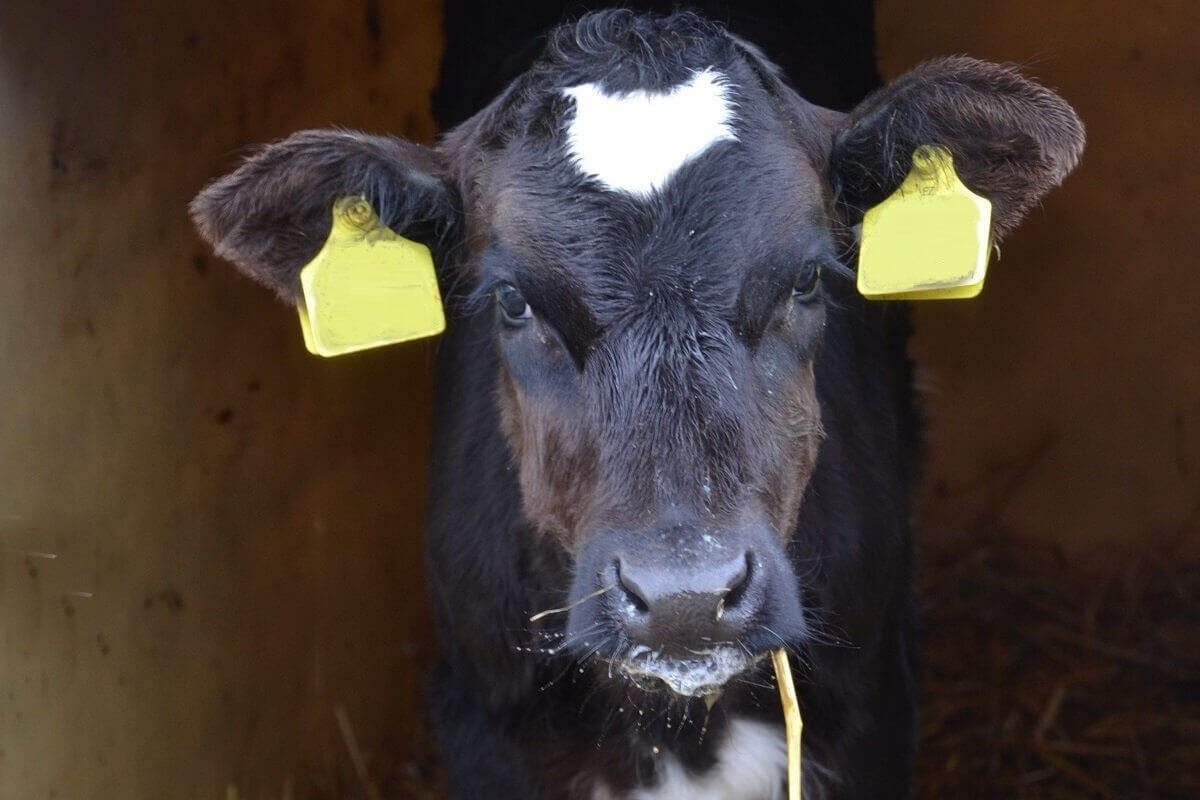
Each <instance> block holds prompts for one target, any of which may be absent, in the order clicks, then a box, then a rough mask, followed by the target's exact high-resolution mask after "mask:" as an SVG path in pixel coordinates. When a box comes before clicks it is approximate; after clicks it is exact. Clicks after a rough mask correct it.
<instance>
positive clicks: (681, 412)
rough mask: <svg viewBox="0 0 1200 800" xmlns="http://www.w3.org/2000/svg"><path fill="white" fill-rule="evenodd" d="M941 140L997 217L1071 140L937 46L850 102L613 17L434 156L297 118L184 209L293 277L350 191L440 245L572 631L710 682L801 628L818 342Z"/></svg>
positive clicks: (1005, 76)
mask: <svg viewBox="0 0 1200 800" xmlns="http://www.w3.org/2000/svg"><path fill="white" fill-rule="evenodd" d="M923 144H941V145H944V146H945V147H947V148H948V149H949V150H950V151H951V153H952V154H953V155H954V158H955V162H956V165H957V167H958V171H959V173H960V175H961V177H962V178H963V180H964V182H965V183H966V184H967V185H968V186H970V187H971V188H972V189H973V190H974V191H975V192H977V193H979V194H981V195H984V196H986V197H988V198H989V199H991V200H992V202H993V204H994V212H993V213H994V216H993V237H994V238H998V237H999V236H1001V235H1003V234H1004V233H1005V232H1007V231H1008V230H1009V229H1011V228H1012V227H1013V226H1014V225H1015V224H1016V223H1017V221H1018V220H1019V219H1020V217H1021V215H1022V214H1023V213H1024V212H1025V211H1026V210H1027V209H1028V208H1029V207H1030V205H1031V204H1032V203H1034V202H1035V201H1036V200H1037V198H1038V197H1040V196H1041V195H1042V194H1043V193H1044V192H1045V191H1046V190H1048V189H1049V188H1051V187H1052V186H1054V185H1056V184H1057V183H1058V182H1059V181H1061V180H1062V178H1063V177H1064V176H1065V175H1066V174H1067V173H1068V172H1069V171H1070V169H1071V168H1072V167H1073V166H1074V164H1075V162H1076V160H1077V159H1078V157H1079V155H1080V152H1081V149H1082V145H1083V132H1082V127H1081V126H1080V124H1079V121H1078V119H1077V118H1076V117H1075V115H1074V114H1073V112H1072V111H1071V110H1070V108H1069V107H1068V106H1067V105H1066V104H1065V103H1063V102H1062V100H1061V99H1059V98H1058V97H1057V96H1056V95H1054V94H1053V93H1051V92H1049V91H1047V90H1046V89H1044V88H1042V87H1040V86H1038V85H1036V84H1033V83H1031V82H1029V81H1027V80H1025V79H1024V78H1022V77H1020V76H1019V75H1018V74H1017V73H1016V72H1014V71H1013V70H1012V69H1010V68H1007V67H1002V66H997V65H994V64H988V63H984V62H980V61H975V60H972V59H969V58H951V59H945V60H939V61H933V62H930V63H927V64H925V65H923V66H920V67H918V68H916V69H915V70H913V71H912V72H910V73H908V74H906V75H904V76H903V77H901V78H899V79H898V80H896V81H894V82H893V83H892V84H890V85H888V86H886V87H884V88H883V89H881V90H880V91H878V92H877V93H876V94H875V95H873V96H871V97H870V98H868V99H867V100H866V101H865V102H863V103H862V104H861V105H860V106H859V107H858V108H856V109H854V110H852V111H851V112H850V113H849V114H841V113H837V112H833V111H829V110H826V109H822V108H818V107H815V106H813V105H810V104H808V103H807V102H806V101H804V100H803V99H802V98H800V97H799V96H798V95H796V94H795V93H794V92H793V91H792V90H791V89H790V88H788V87H787V86H786V85H785V84H784V83H783V82H782V80H781V79H780V77H779V76H778V75H777V74H776V72H775V70H774V69H773V68H772V66H771V65H770V64H768V63H766V62H765V61H764V60H763V59H762V57H761V56H760V55H759V54H758V53H757V51H756V50H754V49H753V48H752V47H750V46H748V45H746V44H744V43H742V42H740V41H739V40H737V39H735V38H734V37H732V36H730V35H729V34H727V33H726V32H725V31H724V30H723V29H721V28H719V27H717V26H714V25H711V24H709V23H707V22H704V21H702V20H700V19H698V18H696V17H694V16H692V15H689V14H677V15H674V16H671V17H667V18H654V17H639V16H635V15H632V14H630V13H627V12H605V13H601V14H595V15H589V16H587V17H585V18H584V19H583V20H582V21H580V22H579V23H577V24H575V25H572V26H567V27H564V28H562V29H560V30H558V31H557V32H555V33H553V34H552V35H551V37H550V40H549V43H548V46H547V48H546V51H545V53H544V54H543V56H542V57H541V58H540V59H539V60H538V61H537V62H536V63H535V65H534V66H533V67H532V68H531V69H530V70H529V71H528V72H527V73H526V74H524V75H523V76H522V77H520V78H519V79H518V80H517V81H516V82H515V83H513V84H512V85H511V86H510V87H509V88H508V89H507V90H506V91H505V92H504V93H503V94H502V95H501V96H500V97H499V98H498V99H497V100H496V101H494V102H493V103H492V104H491V105H490V106H489V107H488V108H486V109H484V110H483V111H481V112H480V113H479V114H478V115H476V116H475V117H474V118H472V119H471V120H469V121H467V122H466V123H464V124H463V125H462V126H460V127H459V128H457V129H455V130H453V131H451V132H450V133H449V134H447V135H446V136H445V137H444V139H443V140H442V141H441V143H440V144H439V145H438V146H437V147H436V148H434V149H426V148H423V147H420V146H417V145H414V144H411V143H408V142H404V141H400V140H397V139H393V138H389V137H381V136H370V135H366V134H362V133H355V132H349V131H338V130H327V131H308V132H304V133H300V134H296V135H295V136H292V137H291V138H289V139H286V140H284V141H282V142H279V143H277V144H274V145H270V146H268V147H266V148H264V149H263V150H262V151H261V152H260V153H259V154H257V155H255V156H253V157H251V158H250V159H249V160H248V161H247V162H246V163H245V164H244V165H243V166H241V168H239V169H238V170H237V171H235V172H234V173H232V174H231V175H229V176H227V177H225V178H222V179H220V180H218V181H216V182H215V183H213V184H212V185H211V186H209V187H208V188H206V189H205V190H204V191H203V192H202V193H201V194H200V195H199V196H198V197H197V198H196V200H195V201H194V202H193V204H192V213H193V215H194V217H195V219H196V222H197V224H198V226H199V228H200V230H201V232H202V233H203V234H204V235H205V237H206V238H208V239H209V240H210V241H211V242H212V243H213V244H214V246H215V247H216V249H217V252H218V253H220V254H221V255H223V256H225V257H227V258H229V259H230V260H232V261H234V262H235V263H236V264H238V265H239V266H240V267H241V268H242V269H243V270H244V271H246V272H247V273H248V274H250V275H251V276H252V277H254V278H257V279H258V280H260V281H262V282H263V283H265V284H267V285H268V286H269V287H271V288H272V289H274V290H275V291H276V292H277V293H278V294H279V295H280V296H282V297H284V298H294V297H295V296H296V295H297V293H298V277H297V276H298V272H299V270H300V269H301V267H302V266H303V265H304V264H305V263H306V262H307V261H308V260H309V259H310V258H311V257H312V256H313V255H314V254H315V253H316V251H317V250H318V249H319V247H320V246H321V244H322V242H323V241H324V239H325V237H326V235H327V233H328V229H329V209H330V207H331V205H332V204H333V202H334V200H335V199H336V198H337V197H339V196H342V195H348V194H357V195H363V196H365V197H367V198H368V199H369V200H370V201H371V202H372V203H373V204H374V206H375V207H376V208H377V209H378V210H379V212H380V216H381V219H382V221H383V222H384V223H385V224H387V225H388V226H390V227H391V228H393V229H395V230H396V231H397V232H399V233H401V234H403V235H405V236H409V237H410V238H415V239H417V240H420V241H424V242H426V243H427V244H429V245H430V246H431V248H432V249H433V251H434V253H435V255H436V258H437V260H438V265H439V269H440V270H441V276H442V278H443V283H444V284H445V285H446V286H448V287H451V286H452V287H455V290H456V291H455V293H454V294H452V295H451V297H452V302H453V298H454V297H458V296H459V294H465V295H467V299H466V302H464V303H461V304H457V303H456V304H455V305H454V307H452V308H450V311H451V317H452V320H451V324H468V323H470V324H477V325H479V326H480V327H481V329H482V330H485V331H486V337H487V338H486V339H481V340H480V342H479V345H480V347H487V348H495V351H496V353H497V354H498V356H497V358H495V359H483V360H482V361H484V362H486V363H495V364H496V365H497V366H496V369H497V374H496V391H497V402H498V404H499V407H500V419H501V421H502V422H501V424H502V428H503V432H504V435H505V436H506V438H507V440H508V443H509V446H510V448H511V452H512V458H513V461H514V463H515V465H516V469H517V472H518V475H519V483H520V488H521V498H520V502H521V504H522V509H523V515H524V519H525V520H526V522H527V523H528V527H529V535H530V536H532V537H536V539H537V544H536V545H535V546H538V547H549V548H553V549H554V550H555V551H556V552H558V553H559V554H561V555H565V556H566V558H564V559H563V562H564V563H567V564H570V565H571V574H570V575H569V576H568V575H564V576H562V586H561V587H560V589H561V590H563V591H564V592H565V593H566V597H565V600H566V602H565V603H562V604H561V605H565V606H569V607H570V611H569V614H568V615H566V623H565V631H564V633H565V637H566V639H565V640H566V642H567V645H568V647H569V648H574V649H575V652H576V654H577V655H585V654H598V655H600V656H602V657H603V658H604V659H605V660H606V661H607V663H608V664H609V666H610V667H611V666H615V667H616V670H612V669H609V670H608V673H609V674H623V675H624V676H625V677H627V678H631V679H632V680H634V681H635V682H637V683H639V684H642V685H646V686H650V687H662V686H666V687H669V688H670V689H671V690H673V691H674V692H676V693H678V694H683V695H699V694H705V693H709V692H713V691H715V690H717V689H718V688H719V687H720V686H722V685H723V684H724V683H725V682H726V681H728V680H729V679H730V678H731V677H732V676H734V675H736V674H737V673H739V672H741V671H742V670H745V669H747V668H749V667H750V666H751V665H752V664H753V663H754V662H755V661H756V660H757V659H758V658H759V657H760V656H762V655H763V654H764V653H766V652H767V651H768V650H770V649H771V648H773V647H776V646H779V645H780V644H792V643H796V642H799V641H802V640H803V639H804V637H805V635H806V614H805V609H804V604H803V603H802V597H803V592H802V591H801V590H802V587H801V586H800V585H799V578H798V577H797V574H796V572H795V569H794V566H793V561H792V559H789V558H788V556H787V552H788V549H789V547H790V546H791V542H792V540H793V538H794V537H796V536H800V537H802V536H803V535H804V534H803V531H800V532H798V533H797V532H796V531H795V528H796V523H797V518H798V514H799V510H800V507H801V504H802V503H803V502H804V497H805V491H806V487H807V486H808V485H809V479H810V476H811V475H812V474H813V471H814V469H815V467H816V464H817V462H818V459H819V457H820V448H821V442H822V436H823V431H822V423H821V419H822V408H821V402H820V401H819V400H818V394H817V386H816V383H815V379H814V360H815V359H816V358H818V356H819V352H820V347H821V339H822V332H823V330H824V328H825V322H826V318H827V315H829V314H833V313H848V311H847V307H852V306H854V305H855V304H857V303H859V302H860V301H859V300H858V298H857V297H856V296H854V295H853V290H852V288H850V286H851V284H850V281H848V280H847V277H848V276H849V277H851V278H852V271H851V266H852V258H853V252H854V247H855V241H854V236H855V233H854V232H855V230H856V226H857V224H858V222H859V221H860V220H861V216H862V213H863V212H864V210H865V209H866V208H869V207H870V206H871V205H873V204H874V203H876V202H878V201H879V200H881V199H882V198H883V197H885V196H886V195H888V194H889V193H890V192H891V191H893V190H894V189H895V187H896V186H897V185H899V183H900V182H901V180H902V179H903V177H904V175H905V174H906V172H907V171H908V168H909V165H910V159H911V155H912V152H913V150H914V149H915V148H917V147H918V146H920V145H923ZM464 287H465V289H464ZM455 317H458V319H457V320H456V319H455ZM463 479H464V480H469V479H470V478H469V476H464V478H463ZM536 610H537V609H536V608H535V609H530V611H536ZM562 619H563V616H562V615H559V616H556V617H546V618H544V619H543V620H540V624H546V625H551V626H560V627H561V626H562V622H561V620H562Z"/></svg>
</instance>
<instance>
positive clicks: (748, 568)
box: [717, 551, 754, 622]
mask: <svg viewBox="0 0 1200 800" xmlns="http://www.w3.org/2000/svg"><path fill="white" fill-rule="evenodd" d="M753 571H754V558H753V554H752V553H750V552H749V551H747V553H746V555H745V557H744V558H743V559H742V563H741V565H740V566H739V568H738V570H737V571H736V572H735V573H733V574H732V575H730V576H729V581H728V583H727V584H726V589H725V593H724V594H723V595H721V599H720V600H718V601H717V621H718V622H719V621H720V620H721V617H723V616H724V615H725V612H726V611H732V610H736V609H737V607H738V606H739V605H740V604H741V603H742V601H744V600H745V599H746V592H747V590H748V589H749V587H750V579H751V576H752V573H753Z"/></svg>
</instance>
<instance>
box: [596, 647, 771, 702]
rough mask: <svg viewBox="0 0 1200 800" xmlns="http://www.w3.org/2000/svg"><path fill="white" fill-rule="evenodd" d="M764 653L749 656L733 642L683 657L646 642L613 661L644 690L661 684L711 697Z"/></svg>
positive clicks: (681, 693)
mask: <svg viewBox="0 0 1200 800" xmlns="http://www.w3.org/2000/svg"><path fill="white" fill-rule="evenodd" d="M765 656H766V654H765V653H764V654H760V655H757V656H752V655H750V654H749V653H747V652H746V651H745V650H742V649H741V648H738V647H734V646H732V645H718V646H714V647H712V648H709V649H706V650H697V651H691V652H689V654H688V655H687V656H685V657H679V656H669V655H665V654H664V653H662V652H661V651H659V650H654V649H652V648H650V647H646V646H645V645H633V646H632V647H630V648H629V649H628V650H627V651H625V652H624V653H622V654H621V656H620V657H619V658H616V659H614V660H613V666H614V667H615V668H616V670H617V671H618V672H620V674H621V675H623V676H625V677H626V678H628V679H629V680H630V681H631V682H632V683H633V684H634V685H636V686H637V687H638V688H640V689H643V690H645V691H656V690H658V691H661V690H662V689H663V687H665V688H667V689H669V690H670V691H671V692H673V693H674V694H676V695H679V696H681V697H711V696H714V695H717V694H719V693H720V692H721V691H722V690H723V689H724V688H725V686H726V684H728V683H729V682H730V681H731V680H733V679H734V678H736V677H737V676H738V675H740V674H742V673H744V672H747V671H749V670H750V669H752V668H754V667H755V666H756V665H757V664H758V663H759V662H760V661H762V660H763V658H765Z"/></svg>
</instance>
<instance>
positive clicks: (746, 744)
mask: <svg viewBox="0 0 1200 800" xmlns="http://www.w3.org/2000/svg"><path fill="white" fill-rule="evenodd" d="M786 778H787V740H786V739H785V737H784V733H783V729H782V728H781V727H777V726H774V725H767V724H764V723H761V722H747V721H746V720H734V721H733V722H731V723H730V724H729V734H728V737H727V738H726V739H725V742H724V743H723V744H722V745H721V749H720V750H719V751H718V753H717V763H716V764H714V765H713V766H712V768H711V769H709V770H708V771H706V772H704V773H702V774H700V775H689V774H688V772H687V770H685V769H684V768H683V765H682V764H680V763H679V762H678V761H676V760H675V759H674V758H673V757H671V756H664V757H663V760H662V761H661V762H660V763H659V768H658V781H657V782H656V783H655V785H654V786H648V787H645V788H642V789H635V790H634V791H633V792H632V793H631V794H629V795H628V797H627V800H783V797H784V781H785V780H786ZM594 800H616V797H615V795H613V794H611V793H609V792H608V791H607V790H606V789H600V790H598V791H596V792H595V794H594Z"/></svg>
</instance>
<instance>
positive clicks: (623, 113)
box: [563, 69, 737, 196]
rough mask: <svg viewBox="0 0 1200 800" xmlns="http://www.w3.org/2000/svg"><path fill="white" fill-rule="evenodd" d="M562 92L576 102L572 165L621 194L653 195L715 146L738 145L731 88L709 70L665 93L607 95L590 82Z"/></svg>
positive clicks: (570, 146)
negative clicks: (729, 142) (718, 144)
mask: <svg viewBox="0 0 1200 800" xmlns="http://www.w3.org/2000/svg"><path fill="white" fill-rule="evenodd" d="M563 93H564V94H565V95H567V96H568V97H572V98H574V100H575V116H574V118H572V119H571V121H570V122H569V123H568V124H567V148H568V150H569V151H570V153H571V157H572V159H573V160H574V162H575V165H576V166H577V167H578V168H579V170H580V171H581V172H584V173H586V174H588V175H591V176H592V177H594V178H595V179H596V180H598V181H600V182H601V183H603V184H604V185H605V186H606V187H608V188H609V189H613V190H616V191H622V192H628V193H630V194H634V195H640V196H646V195H649V194H650V193H651V192H653V191H654V190H656V189H659V188H661V187H662V186H664V185H665V184H666V182H667V181H668V180H670V178H671V176H672V175H674V174H675V172H676V171H677V170H678V169H679V168H680V167H682V166H683V165H684V164H686V163H688V162H689V161H691V160H692V159H694V158H696V157H697V156H699V155H700V154H701V153H703V152H704V151H705V150H707V149H708V148H710V147H712V146H713V145H714V144H716V143H717V142H720V141H725V140H729V141H736V140H737V135H736V134H735V133H734V131H733V126H732V125H731V122H732V120H733V103H732V102H731V101H730V99H729V85H728V83H727V82H726V80H725V78H724V76H723V75H721V73H719V72H716V71H714V70H711V69H706V70H703V71H701V72H697V73H696V74H695V75H693V76H692V78H691V80H689V81H688V82H687V83H682V84H680V85H678V86H676V87H674V88H672V89H670V90H668V91H665V92H647V91H644V90H638V91H635V92H628V93H625V94H605V93H604V92H603V91H602V90H601V89H600V87H599V86H598V85H597V84H594V83H585V84H583V85H581V86H572V87H571V88H570V89H564V90H563Z"/></svg>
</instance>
